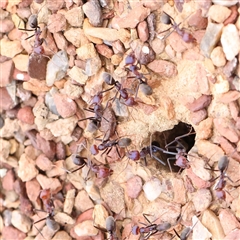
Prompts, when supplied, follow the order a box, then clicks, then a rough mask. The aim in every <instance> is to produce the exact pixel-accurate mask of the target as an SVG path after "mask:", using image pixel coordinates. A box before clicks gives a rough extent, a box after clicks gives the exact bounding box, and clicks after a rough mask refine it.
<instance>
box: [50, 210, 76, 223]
mask: <svg viewBox="0 0 240 240" xmlns="http://www.w3.org/2000/svg"><path fill="white" fill-rule="evenodd" d="M54 220H55V221H56V222H58V223H59V224H61V225H64V224H71V225H72V224H75V220H74V219H73V218H72V217H70V216H69V215H67V214H66V213H64V212H57V213H56V214H55V215H54Z"/></svg>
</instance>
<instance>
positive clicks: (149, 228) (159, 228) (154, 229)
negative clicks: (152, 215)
mask: <svg viewBox="0 0 240 240" xmlns="http://www.w3.org/2000/svg"><path fill="white" fill-rule="evenodd" d="M143 216H144V218H145V219H146V220H147V222H148V223H149V225H147V224H145V223H142V222H140V223H141V224H143V225H144V226H145V227H139V226H138V225H135V226H133V228H132V234H133V235H138V234H139V233H140V234H141V235H142V238H141V239H149V238H150V237H151V236H152V235H154V234H156V233H158V232H160V233H161V232H164V231H166V230H168V229H169V228H170V227H171V224H170V223H168V222H165V223H161V224H155V223H152V222H150V221H149V219H148V218H147V214H143ZM145 233H146V235H144V234H145Z"/></svg>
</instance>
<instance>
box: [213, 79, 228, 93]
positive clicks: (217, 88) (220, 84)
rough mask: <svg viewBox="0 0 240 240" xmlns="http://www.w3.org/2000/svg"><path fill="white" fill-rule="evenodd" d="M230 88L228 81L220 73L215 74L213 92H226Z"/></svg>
mask: <svg viewBox="0 0 240 240" xmlns="http://www.w3.org/2000/svg"><path fill="white" fill-rule="evenodd" d="M229 90H230V85H229V81H228V80H227V79H225V78H223V77H222V76H221V75H218V76H217V81H216V82H215V83H214V85H213V89H212V92H213V94H219V93H226V92H228V91H229Z"/></svg>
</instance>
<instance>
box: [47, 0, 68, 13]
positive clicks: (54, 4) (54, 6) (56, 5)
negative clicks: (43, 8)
mask: <svg viewBox="0 0 240 240" xmlns="http://www.w3.org/2000/svg"><path fill="white" fill-rule="evenodd" d="M64 4H65V1H64V0H57V1H52V0H47V2H46V5H47V8H48V9H49V10H50V11H52V12H56V11H58V10H59V9H61V8H63V6H64Z"/></svg>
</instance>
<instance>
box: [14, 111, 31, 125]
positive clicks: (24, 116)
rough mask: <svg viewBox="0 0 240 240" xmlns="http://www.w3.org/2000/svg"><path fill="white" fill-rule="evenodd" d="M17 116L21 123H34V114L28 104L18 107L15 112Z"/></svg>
mask: <svg viewBox="0 0 240 240" xmlns="http://www.w3.org/2000/svg"><path fill="white" fill-rule="evenodd" d="M17 118H18V119H19V120H20V121H22V122H23V123H27V124H30V125H32V124H34V115H33V112H32V108H31V107H30V106H26V107H23V108H20V110H19V111H18V114H17Z"/></svg>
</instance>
